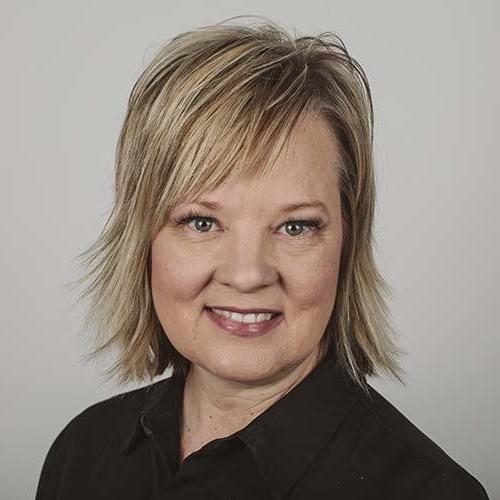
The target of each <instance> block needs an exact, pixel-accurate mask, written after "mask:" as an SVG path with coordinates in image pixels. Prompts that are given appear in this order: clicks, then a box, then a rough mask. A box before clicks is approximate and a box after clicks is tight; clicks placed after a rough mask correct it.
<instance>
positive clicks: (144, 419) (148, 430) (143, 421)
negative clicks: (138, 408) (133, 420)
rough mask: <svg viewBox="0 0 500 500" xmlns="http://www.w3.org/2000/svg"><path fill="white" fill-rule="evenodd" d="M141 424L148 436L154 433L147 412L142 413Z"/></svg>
mask: <svg viewBox="0 0 500 500" xmlns="http://www.w3.org/2000/svg"><path fill="white" fill-rule="evenodd" d="M141 425H142V428H143V429H144V433H145V434H146V436H148V437H151V436H152V435H153V430H152V429H151V427H150V426H149V425H148V422H147V415H146V414H145V413H142V414H141Z"/></svg>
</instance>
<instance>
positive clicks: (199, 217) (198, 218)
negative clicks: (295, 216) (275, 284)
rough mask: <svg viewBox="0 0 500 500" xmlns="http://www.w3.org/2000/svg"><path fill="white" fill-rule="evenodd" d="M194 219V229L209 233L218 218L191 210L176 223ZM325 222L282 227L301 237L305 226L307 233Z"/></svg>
mask: <svg viewBox="0 0 500 500" xmlns="http://www.w3.org/2000/svg"><path fill="white" fill-rule="evenodd" d="M193 221H195V227H194V229H195V231H196V232H200V233H208V232H210V228H211V224H213V223H214V222H216V221H217V220H216V219H215V218H214V217H211V216H210V215H205V214H202V213H198V212H193V211H189V212H188V213H187V214H186V215H184V216H182V217H180V218H178V219H175V224H176V225H178V226H187V225H189V224H191V222H193ZM196 222H199V224H196ZM323 224H324V222H323V219H321V218H319V217H316V218H313V219H307V220H289V221H286V222H285V223H284V224H282V225H281V226H280V227H284V228H286V229H288V228H290V227H291V228H292V230H291V232H288V231H287V233H286V234H288V235H289V236H293V237H301V235H302V234H303V233H304V228H307V229H308V231H306V233H309V232H317V231H319V230H320V229H321V228H322V227H323Z"/></svg>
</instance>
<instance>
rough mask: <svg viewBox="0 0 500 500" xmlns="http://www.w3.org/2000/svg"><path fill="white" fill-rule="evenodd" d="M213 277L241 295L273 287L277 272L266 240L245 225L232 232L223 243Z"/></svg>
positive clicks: (262, 235)
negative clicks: (265, 287) (271, 285)
mask: <svg viewBox="0 0 500 500" xmlns="http://www.w3.org/2000/svg"><path fill="white" fill-rule="evenodd" d="M215 276H216V277H217V280H218V281H219V282H221V283H223V284H225V285H228V286H231V287H233V288H235V289H237V290H239V291H242V292H251V291H253V290H255V289H258V288H261V287H264V286H268V285H270V284H272V283H274V282H275V280H276V276H277V269H276V265H275V262H274V256H273V251H272V248H271V242H270V241H269V239H268V237H266V235H265V234H262V233H259V232H258V231H257V230H255V228H254V229H252V228H250V229H249V227H248V226H247V225H245V224H243V225H241V226H239V227H238V229H234V232H233V234H228V236H227V237H226V240H225V241H224V246H223V248H222V249H221V258H220V260H219V266H218V268H217V270H216V273H215Z"/></svg>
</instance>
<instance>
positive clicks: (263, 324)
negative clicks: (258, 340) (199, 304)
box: [205, 307, 283, 337]
mask: <svg viewBox="0 0 500 500" xmlns="http://www.w3.org/2000/svg"><path fill="white" fill-rule="evenodd" d="M212 309H213V308H211V307H205V311H206V312H207V314H208V317H209V319H210V320H211V321H212V322H213V323H214V324H215V325H217V327H218V328H220V329H221V330H223V331H225V332H226V333H229V334H231V335H235V336H238V337H260V336H261V335H264V334H265V333H267V332H271V331H273V330H274V329H275V328H276V327H277V326H278V325H279V324H280V323H281V322H282V320H283V313H281V312H274V313H269V314H267V317H266V316H263V317H262V316H261V317H259V315H260V314H266V313H257V315H255V314H256V313H250V314H252V315H254V316H253V317H248V316H247V317H246V318H241V319H243V321H241V320H240V319H239V318H235V317H234V316H229V317H228V316H224V315H222V314H221V313H220V312H219V313H218V312H214V311H213V310H212ZM216 309H218V308H216Z"/></svg>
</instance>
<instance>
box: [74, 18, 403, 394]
mask: <svg viewBox="0 0 500 500" xmlns="http://www.w3.org/2000/svg"><path fill="white" fill-rule="evenodd" d="M241 17H247V16H236V17H235V18H229V19H228V20H225V21H222V22H221V23H217V24H214V25H209V26H203V27H200V28H197V29H194V30H192V31H187V32H184V33H182V34H179V35H177V36H175V37H173V38H171V39H169V41H168V43H166V44H165V45H164V46H163V47H162V48H161V49H160V50H158V52H157V53H156V55H155V56H154V57H153V58H152V60H151V62H150V63H149V65H148V66H147V67H146V69H145V70H144V71H143V72H142V74H141V75H140V77H139V78H138V80H137V82H136V83H135V84H134V86H133V89H132V92H131V94H130V97H129V101H128V108H127V112H126V116H125V119H124V122H123V126H122V129H121V133H120V136H119V139H118V144H117V147H116V156H115V178H114V189H115V190H114V204H113V207H112V210H111V213H110V215H109V217H108V219H107V221H106V223H105V226H104V228H103V230H102V232H101V234H100V235H99V237H98V239H97V240H96V241H95V242H94V243H93V244H92V245H91V246H90V247H89V248H88V249H87V250H86V251H84V252H83V253H81V254H79V255H78V256H77V259H80V260H81V267H83V268H84V272H83V276H82V277H81V278H79V279H77V280H76V281H74V282H72V283H73V285H72V286H73V287H74V286H80V285H85V287H84V290H83V293H81V295H80V297H79V301H80V300H83V299H87V298H89V299H90V303H89V304H88V308H87V313H86V316H85V325H86V327H89V326H90V329H91V330H93V338H92V343H91V345H92V347H91V351H90V352H89V353H88V354H87V355H86V357H87V360H90V359H93V358H94V357H96V356H97V355H100V354H103V353H105V352H106V353H107V352H108V351H114V352H115V355H116V356H115V357H116V359H115V361H114V363H113V364H112V365H111V366H110V367H109V368H108V369H107V370H106V371H105V375H106V376H107V377H108V378H118V381H119V383H120V384H124V383H126V382H129V381H144V380H148V381H151V382H152V381H153V379H154V377H155V376H157V375H160V374H162V373H163V372H164V371H165V370H166V369H167V368H172V370H173V373H174V374H183V375H186V374H187V372H188V370H189V367H190V361H189V360H188V359H186V358H185V357H184V356H183V355H182V354H180V353H179V352H178V351H177V350H176V349H175V348H174V346H173V345H172V344H171V343H170V341H169V339H168V335H167V334H166V332H165V331H164V330H163V328H162V326H161V324H160V322H159V320H158V317H157V315H156V313H155V309H154V306H153V300H152V292H151V284H150V280H151V258H150V255H151V252H150V250H151V242H152V240H153V239H154V236H155V235H156V234H157V233H158V231H159V230H160V229H161V228H162V227H163V226H164V224H165V223H166V221H167V220H168V217H169V214H170V211H171V210H172V208H173V207H174V206H176V205H177V204H178V203H180V202H183V201H185V200H186V199H188V198H189V197H191V196H195V195H197V194H198V193H201V192H202V191H205V190H212V189H215V188H216V187H218V186H219V185H220V184H221V183H223V182H224V181H225V180H227V179H228V178H230V177H233V176H238V177H244V176H246V175H247V174H249V175H265V174H266V173H267V172H269V171H270V170H271V169H272V167H273V164H274V161H275V160H276V158H277V157H278V156H279V154H280V152H281V150H282V148H283V147H284V146H285V145H286V144H287V140H288V139H289V138H290V136H291V135H292V131H293V130H294V126H295V125H296V124H297V123H298V122H299V120H300V119H301V118H302V117H303V116H304V115H305V114H306V113H314V114H315V115H316V116H318V117H321V118H322V119H324V120H325V122H326V123H327V124H328V126H329V127H330V129H331V131H333V133H334V135H335V137H336V139H337V141H338V145H339V148H340V155H341V161H340V165H339V166H338V168H339V190H340V195H341V213H342V219H343V227H344V228H345V230H344V236H343V246H342V254H341V261H340V268H339V275H338V284H337V295H336V300H335V305H334V308H333V311H332V315H331V317H330V320H329V322H328V325H327V327H326V329H325V332H324V334H323V337H322V339H321V344H322V345H321V348H322V352H324V353H330V354H335V355H336V356H337V359H338V361H339V363H340V364H341V365H342V366H343V367H344V368H345V370H346V371H347V373H348V374H349V376H350V377H351V378H352V380H354V381H355V382H356V383H357V384H358V385H359V386H361V387H362V388H363V389H364V390H365V391H366V390H367V388H366V380H365V377H366V376H368V375H374V374H378V372H380V371H381V370H383V371H385V372H386V373H388V374H389V375H391V376H393V377H395V378H396V379H398V380H399V381H400V382H401V383H403V384H404V380H403V378H402V374H403V373H404V371H403V370H402V368H401V367H400V366H399V362H398V357H399V355H400V354H404V353H405V351H403V350H401V349H400V348H399V347H397V345H396V343H395V341H394V338H393V337H394V334H395V333H396V331H395V329H394V327H393V326H392V324H391V319H390V314H389V312H388V307H387V305H386V297H387V296H388V295H391V294H392V289H391V287H390V286H389V284H388V283H387V282H386V281H385V280H384V278H383V277H382V275H381V274H380V272H379V271H378V270H377V267H376V263H375V261H374V255H373V247H374V245H375V238H374V235H373V229H372V228H373V219H374V208H375V178H374V165H373V156H372V145H373V104H372V98H371V92H370V87H369V83H368V80H367V77H366V74H365V72H364V71H363V69H362V68H361V66H360V64H359V63H358V62H357V61H356V60H355V59H353V58H352V57H351V56H350V55H349V53H348V51H347V49H346V47H345V45H344V43H343V41H342V40H341V39H340V37H339V36H338V35H336V34H335V33H333V32H331V31H328V32H323V33H321V34H319V35H316V36H299V35H297V34H290V33H289V32H287V31H286V30H284V29H283V28H282V27H280V26H278V25H277V24H276V23H274V22H273V21H270V20H269V19H267V18H264V21H263V22H256V23H247V24H246V25H245V24H240V23H236V22H234V20H235V19H237V18H241ZM252 17H259V16H252Z"/></svg>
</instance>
